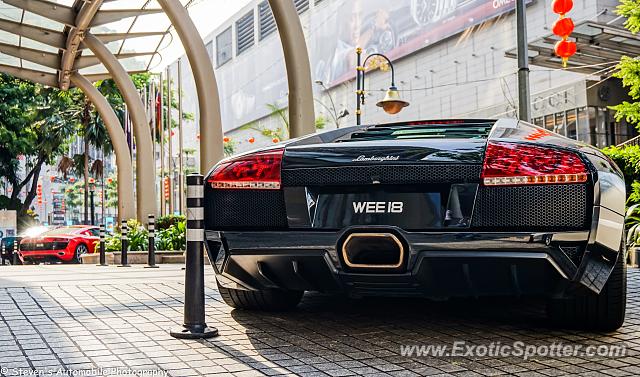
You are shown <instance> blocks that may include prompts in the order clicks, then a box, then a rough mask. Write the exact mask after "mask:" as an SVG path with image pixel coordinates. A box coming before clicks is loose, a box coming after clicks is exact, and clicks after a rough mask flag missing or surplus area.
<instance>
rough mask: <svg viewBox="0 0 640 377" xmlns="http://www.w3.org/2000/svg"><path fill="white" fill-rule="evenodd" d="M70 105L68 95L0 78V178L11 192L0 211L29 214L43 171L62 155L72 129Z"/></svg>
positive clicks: (0, 204)
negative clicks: (24, 196) (21, 195)
mask: <svg viewBox="0 0 640 377" xmlns="http://www.w3.org/2000/svg"><path fill="white" fill-rule="evenodd" d="M70 103H71V97H70V95H69V93H66V92H61V91H59V90H57V89H54V88H45V87H43V86H41V85H38V84H32V83H29V82H26V81H23V80H20V79H17V78H14V77H11V76H8V75H4V74H0V178H4V179H6V181H7V182H8V183H9V186H10V188H11V193H10V194H9V196H4V195H3V196H0V208H6V209H14V210H17V211H18V215H19V216H20V217H23V216H25V215H26V214H27V211H28V210H29V208H30V207H31V204H32V202H33V199H34V198H35V196H36V191H37V186H38V180H39V178H40V173H41V171H42V167H43V166H44V165H45V164H52V163H53V162H54V160H55V158H56V157H57V156H59V155H61V154H62V153H64V152H66V149H67V141H68V137H69V135H70V134H72V133H73V128H74V126H75V123H74V122H73V120H72V119H71V116H70V113H69V104H70ZM24 189H26V192H27V195H26V198H25V199H24V201H20V199H19V198H18V196H19V193H20V192H22V191H23V190H24Z"/></svg>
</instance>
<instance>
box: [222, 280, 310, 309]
mask: <svg viewBox="0 0 640 377" xmlns="http://www.w3.org/2000/svg"><path fill="white" fill-rule="evenodd" d="M218 291H219V292H220V296H222V299H223V300H224V302H225V303H226V304H227V305H229V306H231V307H232V308H236V309H247V310H262V311H284V310H291V309H293V308H295V307H296V306H297V305H298V304H299V303H300V300H301V299H302V295H303V294H304V292H303V291H285V290H281V289H265V290H260V291H244V290H240V289H233V288H225V287H223V286H221V285H220V283H218Z"/></svg>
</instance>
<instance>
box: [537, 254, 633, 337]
mask: <svg viewBox="0 0 640 377" xmlns="http://www.w3.org/2000/svg"><path fill="white" fill-rule="evenodd" d="M625 261H626V258H625V255H624V247H623V248H622V250H621V253H620V255H619V256H618V260H617V261H616V265H615V266H614V268H613V271H612V272H611V276H609V280H608V281H607V283H606V284H605V286H604V288H602V291H601V292H600V294H599V295H597V294H595V293H593V292H588V293H586V294H585V295H584V296H576V297H571V298H567V299H553V300H550V301H549V302H548V305H547V315H548V316H549V318H550V319H551V320H552V321H553V322H554V323H555V324H557V325H559V326H562V327H567V328H579V329H586V330H597V331H615V330H617V329H619V328H620V327H621V326H622V324H623V323H624V317H625V311H626V306H627V268H626V263H625Z"/></svg>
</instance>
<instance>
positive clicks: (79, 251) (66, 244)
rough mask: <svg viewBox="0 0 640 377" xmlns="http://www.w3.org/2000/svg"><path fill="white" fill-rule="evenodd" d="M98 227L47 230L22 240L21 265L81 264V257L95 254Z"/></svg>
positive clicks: (98, 233) (70, 227)
mask: <svg viewBox="0 0 640 377" xmlns="http://www.w3.org/2000/svg"><path fill="white" fill-rule="evenodd" d="M99 235H100V231H99V228H98V227H95V226H87V225H78V226H65V227H60V228H56V229H52V230H49V231H47V232H45V233H43V234H41V235H39V236H37V237H28V238H24V239H23V240H22V241H21V242H20V252H19V253H18V255H19V257H20V260H21V261H22V262H23V263H30V262H35V263H38V262H57V261H61V262H66V263H82V258H81V256H82V255H83V254H87V253H93V252H95V244H96V241H98V240H99V239H100V237H99Z"/></svg>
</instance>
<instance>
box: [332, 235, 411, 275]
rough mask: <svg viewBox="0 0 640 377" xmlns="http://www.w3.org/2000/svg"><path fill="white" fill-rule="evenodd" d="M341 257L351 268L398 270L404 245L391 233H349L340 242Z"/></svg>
mask: <svg viewBox="0 0 640 377" xmlns="http://www.w3.org/2000/svg"><path fill="white" fill-rule="evenodd" d="M342 258H343V260H344V263H345V264H346V265H347V267H349V268H351V269H377V270H398V269H401V268H402V266H403V264H404V245H403V244H402V242H401V241H400V239H398V237H397V236H396V235H394V234H392V233H351V234H350V235H349V236H348V237H347V239H346V240H345V241H344V243H343V244H342Z"/></svg>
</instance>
